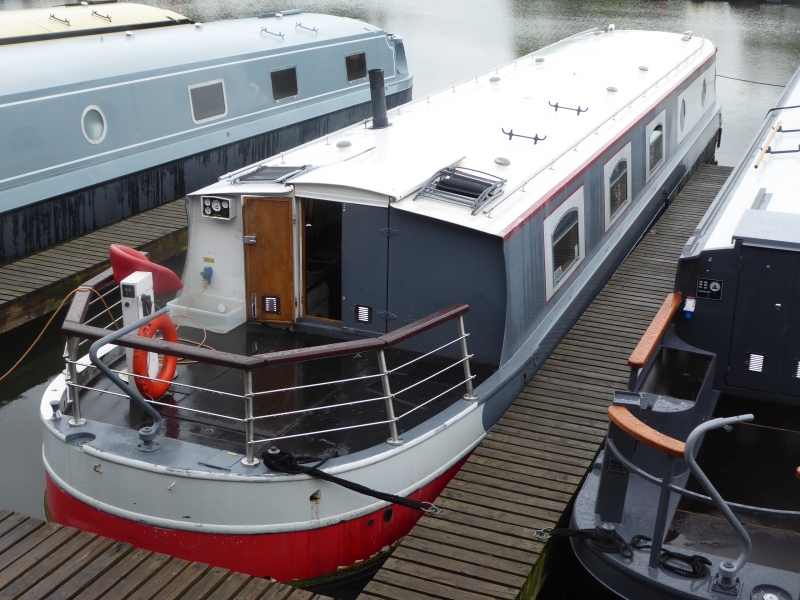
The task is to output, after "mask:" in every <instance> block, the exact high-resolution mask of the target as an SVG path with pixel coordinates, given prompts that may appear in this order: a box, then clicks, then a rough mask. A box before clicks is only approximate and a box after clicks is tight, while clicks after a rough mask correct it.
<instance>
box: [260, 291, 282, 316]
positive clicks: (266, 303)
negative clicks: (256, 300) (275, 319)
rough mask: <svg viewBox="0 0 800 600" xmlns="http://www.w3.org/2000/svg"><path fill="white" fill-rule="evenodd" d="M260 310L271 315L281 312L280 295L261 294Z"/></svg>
mask: <svg viewBox="0 0 800 600" xmlns="http://www.w3.org/2000/svg"><path fill="white" fill-rule="evenodd" d="M261 312H262V313H268V314H271V315H279V314H281V297H280V296H261Z"/></svg>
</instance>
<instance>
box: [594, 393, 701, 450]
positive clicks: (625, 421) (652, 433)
mask: <svg viewBox="0 0 800 600" xmlns="http://www.w3.org/2000/svg"><path fill="white" fill-rule="evenodd" d="M607 412H608V418H609V419H610V420H611V422H612V423H614V425H616V426H617V427H619V428H620V429H621V430H622V431H624V432H625V433H627V434H628V435H629V436H631V437H632V438H633V439H635V440H639V441H640V442H642V443H643V444H646V445H648V446H650V447H651V448H655V449H656V450H658V451H659V452H663V453H664V454H667V455H669V456H674V457H676V458H683V451H684V448H685V444H684V443H683V442H681V441H680V440H676V439H675V438H671V437H669V436H667V435H664V434H663V433H661V432H660V431H656V430H655V429H653V428H652V427H650V426H649V425H645V424H644V423H642V422H641V421H640V420H639V419H637V418H636V417H635V416H633V414H631V411H629V410H628V409H627V408H626V407H624V406H621V405H618V404H615V405H614V406H609V407H608V411H607Z"/></svg>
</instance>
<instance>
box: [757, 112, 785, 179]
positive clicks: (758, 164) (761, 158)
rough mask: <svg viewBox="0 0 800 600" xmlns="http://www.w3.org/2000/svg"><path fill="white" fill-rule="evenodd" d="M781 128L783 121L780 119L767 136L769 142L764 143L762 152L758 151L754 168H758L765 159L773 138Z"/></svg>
mask: <svg viewBox="0 0 800 600" xmlns="http://www.w3.org/2000/svg"><path fill="white" fill-rule="evenodd" d="M780 129H781V122H780V121H778V122H777V123H775V127H773V128H772V133H770V134H769V137H768V138H767V143H766V144H764V147H763V148H761V152H759V153H758V158H756V164H754V165H753V168H755V169H757V168H758V167H759V166H760V165H761V161H762V160H764V156H765V155H766V154H767V150H769V145H770V144H771V143H772V138H774V137H775V134H776V133H778V131H780Z"/></svg>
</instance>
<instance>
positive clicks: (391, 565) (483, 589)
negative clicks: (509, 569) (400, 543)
mask: <svg viewBox="0 0 800 600" xmlns="http://www.w3.org/2000/svg"><path fill="white" fill-rule="evenodd" d="M383 568H384V569H385V570H389V571H394V572H397V573H405V574H408V575H413V576H414V577H415V578H416V579H417V581H419V582H421V583H423V584H424V585H425V586H426V587H430V586H435V588H434V589H436V590H442V589H446V588H448V587H449V588H450V589H452V590H453V591H454V592H456V593H457V594H458V596H457V598H458V599H459V600H460V599H470V598H484V599H485V598H497V599H498V600H514V598H516V596H517V590H516V589H514V588H512V587H508V586H505V585H498V584H496V583H490V582H488V581H483V580H481V579H475V578H472V577H466V576H464V575H461V574H460V573H453V572H451V571H446V570H443V569H437V568H434V567H429V566H427V565H421V564H417V563H412V562H407V561H401V560H398V559H396V558H390V559H389V560H387V561H386V564H385V565H384V566H383ZM467 590H470V591H467Z"/></svg>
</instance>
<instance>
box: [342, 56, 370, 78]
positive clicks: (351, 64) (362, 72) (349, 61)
mask: <svg viewBox="0 0 800 600" xmlns="http://www.w3.org/2000/svg"><path fill="white" fill-rule="evenodd" d="M344 62H345V66H346V67H347V81H349V82H350V83H352V82H354V81H359V80H360V79H366V78H367V54H366V52H359V53H358V54H351V55H350V56H345V57H344Z"/></svg>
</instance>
